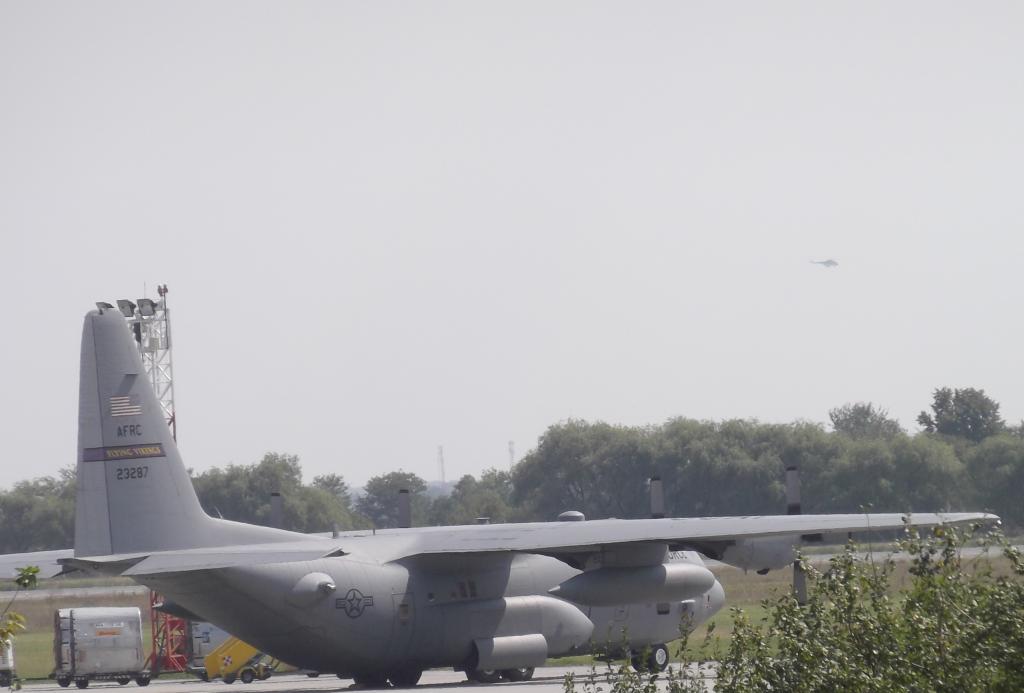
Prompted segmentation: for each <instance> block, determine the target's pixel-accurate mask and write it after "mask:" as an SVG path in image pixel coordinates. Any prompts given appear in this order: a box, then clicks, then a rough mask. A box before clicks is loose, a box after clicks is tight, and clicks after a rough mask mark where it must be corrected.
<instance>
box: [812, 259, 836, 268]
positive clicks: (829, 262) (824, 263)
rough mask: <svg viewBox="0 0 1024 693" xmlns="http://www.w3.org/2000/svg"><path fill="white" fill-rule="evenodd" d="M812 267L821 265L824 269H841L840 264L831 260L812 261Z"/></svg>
mask: <svg viewBox="0 0 1024 693" xmlns="http://www.w3.org/2000/svg"><path fill="white" fill-rule="evenodd" d="M811 264H812V265H821V266H822V267H839V263H838V262H836V261H835V260H833V259H832V258H829V259H828V260H811Z"/></svg>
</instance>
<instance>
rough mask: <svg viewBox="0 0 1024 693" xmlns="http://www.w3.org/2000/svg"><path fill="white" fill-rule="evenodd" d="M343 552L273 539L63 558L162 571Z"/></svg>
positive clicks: (126, 570) (113, 571)
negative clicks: (270, 541)
mask: <svg viewBox="0 0 1024 693" xmlns="http://www.w3.org/2000/svg"><path fill="white" fill-rule="evenodd" d="M340 555H343V552H341V551H340V550H338V549H337V548H336V547H335V546H334V545H333V544H332V543H326V542H324V543H321V542H319V541H308V542H306V541H303V542H296V543H293V544H288V543H282V542H277V543H271V544H255V545H245V546H220V547H210V548H200V549H182V550H180V551H159V552H156V553H152V554H148V555H147V554H121V555H113V556H96V557H85V558H65V559H62V560H61V561H60V563H61V564H62V565H68V566H72V567H75V568H78V569H80V570H89V571H92V572H98V573H104V574H107V575H126V576H135V575H139V576H141V575H161V574H164V573H183V572H188V571H192V570H214V569H216V568H232V567H235V566H252V565H265V564H268V563H293V562H296V561H312V560H316V559H318V558H325V557H327V556H340Z"/></svg>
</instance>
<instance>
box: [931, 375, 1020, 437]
mask: <svg viewBox="0 0 1024 693" xmlns="http://www.w3.org/2000/svg"><path fill="white" fill-rule="evenodd" d="M931 408H932V413H931V414H929V413H928V412H925V411H922V412H921V413H920V414H919V415H918V417H917V422H918V423H919V424H921V426H922V427H924V430H925V431H927V432H928V433H941V434H942V435H947V436H954V437H958V438H965V439H967V440H972V441H974V442H980V441H982V440H984V439H985V438H987V437H988V436H991V435H995V434H996V433H999V432H1001V431H1003V430H1004V429H1005V427H1006V423H1005V422H1004V421H1003V418H1002V417H1001V416H1000V415H999V403H998V402H996V401H995V400H994V399H992V398H991V397H989V396H988V395H986V394H985V391H984V390H976V389H974V388H973V387H965V388H962V389H960V388H958V389H955V390H951V389H949V388H948V387H941V388H939V389H937V390H935V392H934V393H932V406H931Z"/></svg>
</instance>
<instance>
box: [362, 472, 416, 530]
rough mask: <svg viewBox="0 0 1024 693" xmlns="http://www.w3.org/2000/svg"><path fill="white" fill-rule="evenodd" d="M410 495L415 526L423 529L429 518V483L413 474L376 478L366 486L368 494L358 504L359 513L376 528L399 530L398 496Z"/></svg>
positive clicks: (392, 473) (395, 474)
mask: <svg viewBox="0 0 1024 693" xmlns="http://www.w3.org/2000/svg"><path fill="white" fill-rule="evenodd" d="M402 489H405V490H406V491H408V492H409V495H410V498H409V502H410V504H411V505H412V522H413V524H414V525H422V524H424V523H425V522H426V521H427V520H428V518H429V511H430V510H429V508H430V501H429V500H428V499H427V496H426V493H425V492H426V490H427V482H425V481H424V480H423V479H421V478H420V477H418V476H416V475H415V474H413V473H412V472H403V471H397V472H390V473H388V474H382V475H380V476H375V477H373V478H372V479H370V480H369V481H367V482H366V488H365V489H364V490H365V493H364V494H363V495H362V496H361V497H360V498H359V499H358V500H356V510H358V511H359V512H360V513H361V514H363V515H364V516H365V517H367V518H368V519H369V520H370V522H372V523H373V525H374V526H375V527H380V528H386V527H397V526H398V493H399V491H401V490H402Z"/></svg>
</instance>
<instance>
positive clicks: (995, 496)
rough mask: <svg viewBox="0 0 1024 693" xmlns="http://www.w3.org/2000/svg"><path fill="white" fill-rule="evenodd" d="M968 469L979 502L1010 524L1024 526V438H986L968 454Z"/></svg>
mask: <svg viewBox="0 0 1024 693" xmlns="http://www.w3.org/2000/svg"><path fill="white" fill-rule="evenodd" d="M967 470H968V473H969V475H970V477H971V480H972V481H973V483H974V487H975V488H976V489H977V494H978V495H977V497H978V503H981V504H983V505H984V507H985V509H986V510H991V511H993V512H995V513H997V514H998V515H999V516H1000V517H1001V518H1002V519H1003V522H1005V523H1007V524H1008V525H1013V526H1014V527H1024V502H1022V501H1021V495H1020V494H1021V489H1024V438H1021V437H1020V436H1017V435H1012V434H1009V433H1006V434H1002V435H997V436H991V437H989V438H986V439H985V440H984V441H982V442H981V443H979V444H978V445H977V446H975V447H974V448H973V449H972V450H970V451H969V452H968V453H967Z"/></svg>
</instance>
